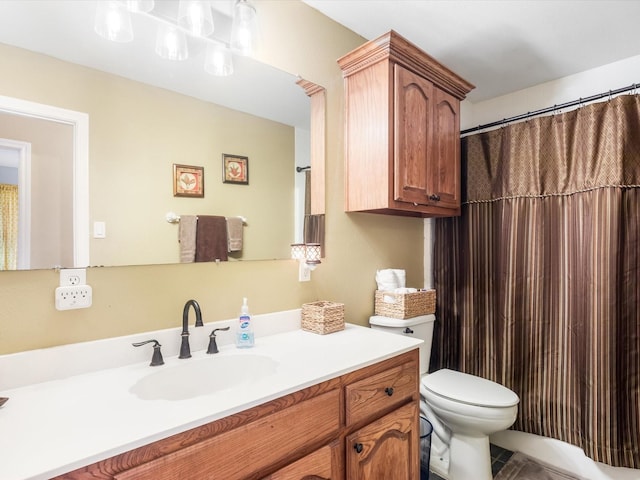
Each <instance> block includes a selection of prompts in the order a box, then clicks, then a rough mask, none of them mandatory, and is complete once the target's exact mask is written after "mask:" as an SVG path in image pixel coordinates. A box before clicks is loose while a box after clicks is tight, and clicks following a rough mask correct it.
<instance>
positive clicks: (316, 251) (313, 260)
mask: <svg viewBox="0 0 640 480" xmlns="http://www.w3.org/2000/svg"><path fill="white" fill-rule="evenodd" d="M321 256H322V249H321V248H320V244H319V243H307V245H306V258H307V264H309V265H318V264H319V263H321V262H320V257H321Z"/></svg>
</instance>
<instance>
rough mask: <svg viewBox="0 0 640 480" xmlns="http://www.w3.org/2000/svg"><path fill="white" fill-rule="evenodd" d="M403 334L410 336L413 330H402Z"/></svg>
mask: <svg viewBox="0 0 640 480" xmlns="http://www.w3.org/2000/svg"><path fill="white" fill-rule="evenodd" d="M404 333H406V334H407V335H412V334H413V330H411V329H410V328H409V327H407V328H405V329H404Z"/></svg>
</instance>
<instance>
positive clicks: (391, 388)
mask: <svg viewBox="0 0 640 480" xmlns="http://www.w3.org/2000/svg"><path fill="white" fill-rule="evenodd" d="M384 393H386V394H387V395H389V396H391V395H393V387H387V388H385V389H384Z"/></svg>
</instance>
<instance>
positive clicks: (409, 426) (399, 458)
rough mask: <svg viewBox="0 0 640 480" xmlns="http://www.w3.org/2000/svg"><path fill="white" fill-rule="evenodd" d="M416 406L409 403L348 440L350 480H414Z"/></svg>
mask: <svg viewBox="0 0 640 480" xmlns="http://www.w3.org/2000/svg"><path fill="white" fill-rule="evenodd" d="M418 425H419V424H418V404H417V402H412V403H409V404H407V405H405V406H404V407H401V408H399V409H398V410H395V411H393V412H392V413H390V414H388V415H386V416H384V417H382V418H380V419H379V420H376V421H375V422H372V423H370V424H369V425H367V426H365V427H363V428H361V429H360V430H357V431H356V432H354V433H353V434H351V435H349V436H348V437H347V445H346V450H347V451H346V455H345V456H346V464H347V478H348V479H349V480H389V479H393V480H417V479H418V475H419V472H420V468H419V467H420V465H419V462H420V456H419V448H420V445H419V439H420V437H419V431H418V430H419V426H418Z"/></svg>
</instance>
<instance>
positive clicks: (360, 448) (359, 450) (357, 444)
mask: <svg viewBox="0 0 640 480" xmlns="http://www.w3.org/2000/svg"><path fill="white" fill-rule="evenodd" d="M353 448H354V449H355V450H356V452H358V453H362V449H363V448H364V447H363V446H362V444H361V443H356V444H354V445H353Z"/></svg>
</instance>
